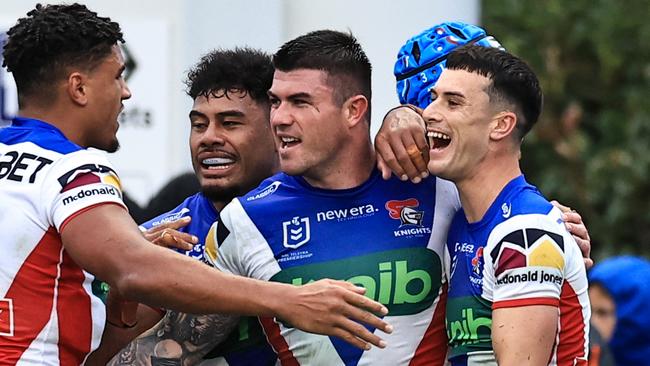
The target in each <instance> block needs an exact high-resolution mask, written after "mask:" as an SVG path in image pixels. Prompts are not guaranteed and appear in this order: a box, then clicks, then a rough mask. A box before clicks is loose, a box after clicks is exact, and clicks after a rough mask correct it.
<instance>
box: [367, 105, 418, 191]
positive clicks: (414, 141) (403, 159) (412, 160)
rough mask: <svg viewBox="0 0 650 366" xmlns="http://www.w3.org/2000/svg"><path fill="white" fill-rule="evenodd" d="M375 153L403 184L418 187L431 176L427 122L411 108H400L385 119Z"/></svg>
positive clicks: (378, 134) (377, 138) (376, 140)
mask: <svg viewBox="0 0 650 366" xmlns="http://www.w3.org/2000/svg"><path fill="white" fill-rule="evenodd" d="M375 149H376V150H377V153H378V155H379V156H381V158H382V159H383V164H384V165H385V166H388V167H389V168H390V169H391V170H392V172H393V173H395V175H397V176H398V177H400V179H402V180H407V179H411V181H413V182H414V183H418V182H419V181H421V180H422V178H423V177H426V176H427V175H428V171H427V168H426V165H427V160H428V154H427V155H426V157H425V156H424V155H423V152H427V151H428V150H429V149H428V146H427V142H426V136H425V130H424V121H423V120H422V117H421V116H420V115H419V114H418V113H416V112H415V111H413V110H412V109H410V108H408V107H404V108H396V109H394V110H392V111H390V112H389V113H387V114H386V116H385V117H384V121H383V123H382V127H381V129H380V130H379V132H378V133H377V136H376V138H375Z"/></svg>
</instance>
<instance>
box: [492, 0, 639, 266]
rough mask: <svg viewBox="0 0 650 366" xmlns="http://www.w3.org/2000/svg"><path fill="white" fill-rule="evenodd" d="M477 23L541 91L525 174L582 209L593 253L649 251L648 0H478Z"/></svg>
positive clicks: (525, 151) (599, 255) (525, 155)
mask: <svg viewBox="0 0 650 366" xmlns="http://www.w3.org/2000/svg"><path fill="white" fill-rule="evenodd" d="M482 24H483V26H484V27H485V28H486V29H487V30H488V33H490V34H492V35H493V36H495V37H496V38H497V39H498V40H499V41H500V42H501V43H502V44H503V45H504V46H505V47H506V49H508V50H509V51H510V52H512V53H514V54H516V55H518V56H520V57H522V58H523V59H525V60H526V61H527V62H529V64H530V65H531V67H532V68H533V69H534V70H535V72H536V73H537V75H538V77H539V78H540V82H541V84H542V88H543V90H544V94H545V96H544V97H545V100H544V103H545V106H544V111H543V113H542V116H541V119H540V121H539V122H538V125H537V126H536V127H535V128H534V129H533V133H532V135H529V136H528V137H527V138H526V141H525V143H524V146H523V151H522V155H523V158H522V165H523V168H524V172H525V174H526V175H527V177H528V179H529V180H530V181H531V182H533V183H534V184H536V185H537V186H538V187H539V188H540V189H541V190H542V191H543V192H544V194H545V195H546V196H547V197H549V198H552V199H557V200H559V201H560V202H562V203H564V204H566V205H569V206H571V207H573V208H575V209H577V210H578V211H579V212H580V213H581V214H582V215H583V218H584V220H585V222H586V224H587V227H588V228H589V231H590V233H591V238H592V247H593V250H592V252H593V256H594V258H596V259H600V258H603V257H605V256H609V255H612V254H618V253H637V254H643V255H645V256H650V0H630V1H616V0H572V1H565V0H546V1H538V0H498V1H497V0H484V1H483V2H482Z"/></svg>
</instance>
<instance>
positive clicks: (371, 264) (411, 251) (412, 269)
mask: <svg viewBox="0 0 650 366" xmlns="http://www.w3.org/2000/svg"><path fill="white" fill-rule="evenodd" d="M441 266H442V264H441V261H440V257H438V255H437V254H436V253H435V252H433V251H431V250H428V249H426V248H406V249H395V250H390V251H384V252H379V253H371V254H366V255H360V256H354V257H350V258H343V259H338V260H332V261H325V262H318V263H311V264H306V265H301V266H294V267H288V268H285V269H283V270H282V271H280V272H278V273H276V274H275V275H274V276H273V277H272V278H271V281H277V282H283V283H290V284H293V285H296V286H300V285H304V284H307V283H311V282H313V281H318V280H320V279H323V278H332V279H335V280H342V281H347V282H350V283H353V284H355V285H357V286H361V287H364V288H365V289H366V293H365V296H367V297H369V298H371V299H373V300H375V301H378V302H380V303H382V304H384V305H386V307H388V310H389V313H390V315H391V316H396V315H410V314H417V313H419V312H421V311H423V310H424V309H427V308H429V307H430V306H431V304H432V303H433V300H434V299H435V297H436V295H437V294H438V292H439V290H440V284H441V281H442V280H441V273H442V272H441V270H440V269H441Z"/></svg>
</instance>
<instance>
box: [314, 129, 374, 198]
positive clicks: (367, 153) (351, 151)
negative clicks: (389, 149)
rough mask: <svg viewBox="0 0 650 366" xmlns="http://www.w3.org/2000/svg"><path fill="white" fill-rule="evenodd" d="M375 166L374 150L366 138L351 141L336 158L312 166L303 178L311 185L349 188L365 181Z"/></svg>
mask: <svg viewBox="0 0 650 366" xmlns="http://www.w3.org/2000/svg"><path fill="white" fill-rule="evenodd" d="M374 167H375V151H374V149H373V148H372V143H371V142H370V140H369V139H368V141H367V142H365V141H364V142H363V143H357V144H355V143H352V144H350V145H349V147H348V148H345V149H343V150H342V151H340V152H339V154H337V157H336V159H334V160H332V161H331V162H328V163H327V164H324V165H322V166H318V167H313V168H312V169H310V170H309V171H308V172H307V173H305V174H304V175H303V178H304V179H305V180H306V181H307V183H309V184H310V185H311V186H313V187H317V188H323V189H349V188H355V187H358V186H360V185H362V184H363V183H365V182H366V181H367V180H368V178H370V174H371V173H372V170H373V169H374Z"/></svg>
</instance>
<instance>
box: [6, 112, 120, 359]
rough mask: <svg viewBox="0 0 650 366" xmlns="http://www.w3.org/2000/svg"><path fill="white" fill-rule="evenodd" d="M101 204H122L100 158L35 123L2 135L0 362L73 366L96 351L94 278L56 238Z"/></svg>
mask: <svg viewBox="0 0 650 366" xmlns="http://www.w3.org/2000/svg"><path fill="white" fill-rule="evenodd" d="M106 203H113V204H118V205H124V204H123V203H122V194H121V188H120V183H119V179H118V177H117V175H116V174H115V172H114V171H113V169H112V168H111V165H110V163H109V162H108V160H107V159H106V157H105V155H104V154H103V153H101V152H99V151H92V150H86V149H84V148H81V147H79V146H77V145H75V144H74V143H72V142H71V141H69V140H68V139H66V138H65V136H64V135H63V134H62V133H61V131H59V130H58V129H57V128H55V127H54V126H52V125H50V124H47V123H45V122H42V121H38V120H33V119H25V118H16V119H14V121H13V123H12V125H11V126H9V127H7V128H4V129H1V130H0V248H1V253H2V254H0V365H79V364H82V363H83V362H84V360H85V358H86V357H87V355H88V354H89V353H90V352H91V351H92V350H94V349H95V348H97V346H99V342H100V339H101V335H102V332H103V328H104V322H105V318H106V314H105V308H104V305H103V304H102V302H101V300H100V299H99V298H98V297H96V296H93V294H92V291H91V282H92V281H93V279H94V276H93V275H91V274H90V273H88V272H86V271H84V270H83V269H82V268H80V267H79V266H78V265H77V264H76V263H75V262H74V261H73V260H72V258H71V257H70V256H69V254H68V253H67V252H66V251H65V249H64V248H63V246H62V243H61V236H60V234H59V233H60V232H61V230H62V229H63V227H64V226H65V225H66V223H67V222H68V221H69V220H70V219H71V218H73V217H75V216H76V215H79V214H81V213H83V212H84V211H85V210H87V209H89V208H91V207H93V206H95V205H99V204H106ZM88 245H93V243H90V242H89V243H88Z"/></svg>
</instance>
